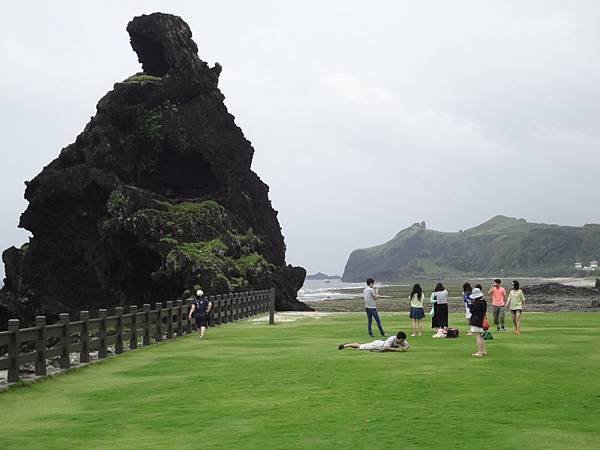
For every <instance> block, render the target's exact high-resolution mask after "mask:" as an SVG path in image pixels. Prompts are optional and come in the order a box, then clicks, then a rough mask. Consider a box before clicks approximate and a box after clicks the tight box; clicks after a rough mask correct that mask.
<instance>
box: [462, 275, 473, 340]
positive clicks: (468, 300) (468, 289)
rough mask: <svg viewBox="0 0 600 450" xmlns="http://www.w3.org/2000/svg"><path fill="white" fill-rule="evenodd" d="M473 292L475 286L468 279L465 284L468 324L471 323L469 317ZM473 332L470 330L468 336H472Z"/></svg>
mask: <svg viewBox="0 0 600 450" xmlns="http://www.w3.org/2000/svg"><path fill="white" fill-rule="evenodd" d="M471 292H473V288H472V287H471V283H469V282H468V281H467V282H466V283H465V284H463V302H464V303H465V317H466V318H467V324H468V323H469V319H470V318H471V303H472V302H473V300H471ZM471 335H472V333H471V332H470V331H469V332H468V333H467V336H471Z"/></svg>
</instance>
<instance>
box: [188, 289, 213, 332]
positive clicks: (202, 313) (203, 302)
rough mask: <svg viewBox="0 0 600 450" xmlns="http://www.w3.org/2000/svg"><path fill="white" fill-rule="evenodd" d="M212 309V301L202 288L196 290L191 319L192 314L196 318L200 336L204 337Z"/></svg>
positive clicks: (189, 317) (190, 318) (190, 316)
mask: <svg viewBox="0 0 600 450" xmlns="http://www.w3.org/2000/svg"><path fill="white" fill-rule="evenodd" d="M211 309H212V303H211V302H210V301H209V300H208V299H207V298H206V297H205V296H204V292H202V290H201V289H198V290H197V291H196V299H195V300H194V301H193V302H192V307H191V309H190V314H189V316H188V319H189V320H192V316H194V318H195V319H196V328H198V337H199V338H200V339H204V332H205V331H206V327H208V318H209V313H210V310H211Z"/></svg>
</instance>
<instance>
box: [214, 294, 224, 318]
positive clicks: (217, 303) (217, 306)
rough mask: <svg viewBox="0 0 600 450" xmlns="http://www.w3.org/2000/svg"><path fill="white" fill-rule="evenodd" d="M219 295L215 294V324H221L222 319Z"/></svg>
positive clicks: (221, 303)
mask: <svg viewBox="0 0 600 450" xmlns="http://www.w3.org/2000/svg"><path fill="white" fill-rule="evenodd" d="M221 298H222V297H221V295H215V304H214V307H215V324H216V325H221V323H222V321H223V301H222V300H221Z"/></svg>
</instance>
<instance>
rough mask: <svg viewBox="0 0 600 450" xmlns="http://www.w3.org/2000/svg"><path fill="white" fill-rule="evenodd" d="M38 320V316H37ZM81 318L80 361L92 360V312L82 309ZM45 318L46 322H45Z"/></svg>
mask: <svg viewBox="0 0 600 450" xmlns="http://www.w3.org/2000/svg"><path fill="white" fill-rule="evenodd" d="M36 320H37V318H36ZM79 320H80V321H81V333H79V342H80V343H81V350H79V363H88V362H90V324H89V320H90V312H89V311H80V312H79ZM45 322H46V321H45V319H44V323H45Z"/></svg>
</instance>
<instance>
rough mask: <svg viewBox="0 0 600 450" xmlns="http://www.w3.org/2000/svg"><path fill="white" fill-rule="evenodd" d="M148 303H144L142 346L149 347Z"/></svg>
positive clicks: (149, 322)
mask: <svg viewBox="0 0 600 450" xmlns="http://www.w3.org/2000/svg"><path fill="white" fill-rule="evenodd" d="M150 324H151V321H150V303H144V337H143V338H142V345H150Z"/></svg>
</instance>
